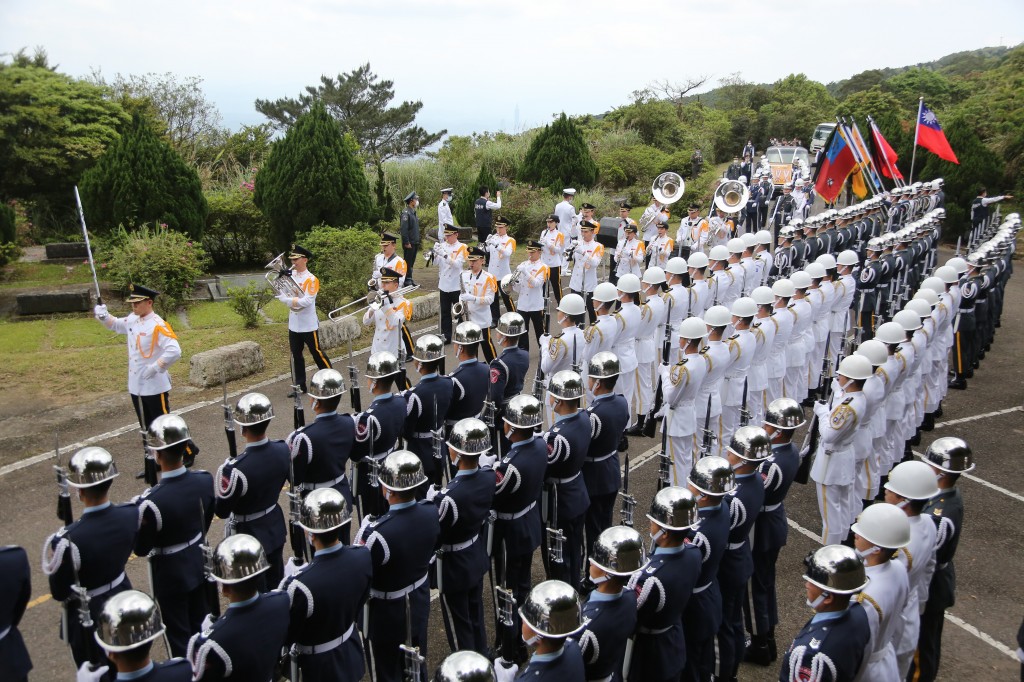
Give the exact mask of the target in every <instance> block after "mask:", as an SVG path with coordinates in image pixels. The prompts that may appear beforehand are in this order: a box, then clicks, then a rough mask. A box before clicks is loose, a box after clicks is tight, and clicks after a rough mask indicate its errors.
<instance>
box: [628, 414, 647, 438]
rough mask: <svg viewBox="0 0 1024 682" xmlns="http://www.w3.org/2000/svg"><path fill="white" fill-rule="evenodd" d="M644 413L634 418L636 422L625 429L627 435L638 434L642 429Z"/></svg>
mask: <svg viewBox="0 0 1024 682" xmlns="http://www.w3.org/2000/svg"><path fill="white" fill-rule="evenodd" d="M645 418H646V415H642V414H641V415H640V416H638V417H637V418H636V423H635V424H633V425H632V426H630V427H629V428H628V429H626V435H627V436H639V435H640V434H641V433H643V431H644V420H645Z"/></svg>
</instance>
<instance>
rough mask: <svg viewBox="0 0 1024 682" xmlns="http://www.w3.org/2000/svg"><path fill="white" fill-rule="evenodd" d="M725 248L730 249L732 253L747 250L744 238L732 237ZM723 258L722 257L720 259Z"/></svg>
mask: <svg viewBox="0 0 1024 682" xmlns="http://www.w3.org/2000/svg"><path fill="white" fill-rule="evenodd" d="M725 248H726V249H728V250H729V253H730V254H734V253H743V252H744V251H746V250H747V246H746V244H744V243H743V240H742V239H737V238H734V239H730V240H729V241H727V242H726V243H725ZM719 260H722V259H719Z"/></svg>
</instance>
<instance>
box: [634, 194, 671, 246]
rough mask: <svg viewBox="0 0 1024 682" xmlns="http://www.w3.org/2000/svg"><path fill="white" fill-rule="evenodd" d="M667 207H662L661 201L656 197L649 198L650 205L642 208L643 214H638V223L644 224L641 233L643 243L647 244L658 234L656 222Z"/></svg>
mask: <svg viewBox="0 0 1024 682" xmlns="http://www.w3.org/2000/svg"><path fill="white" fill-rule="evenodd" d="M667 210H668V209H666V208H664V206H663V205H662V203H661V202H660V201H658V200H657V199H653V198H652V199H651V203H650V205H649V206H648V207H647V208H645V209H644V212H643V214H642V215H641V216H640V224H641V225H643V226H644V233H643V235H641V236H642V237H643V240H644V244H645V245H647V246H649V245H650V243H651V242H653V241H654V239H655V237H657V235H658V222H659V221H660V220H661V219H662V218H667V216H663V215H662V212H663V211H665V212H667Z"/></svg>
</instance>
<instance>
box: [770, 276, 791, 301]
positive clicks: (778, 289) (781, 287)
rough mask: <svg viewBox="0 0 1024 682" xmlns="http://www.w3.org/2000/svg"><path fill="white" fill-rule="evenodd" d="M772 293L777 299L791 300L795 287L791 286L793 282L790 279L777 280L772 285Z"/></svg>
mask: <svg viewBox="0 0 1024 682" xmlns="http://www.w3.org/2000/svg"><path fill="white" fill-rule="evenodd" d="M772 293H773V294H775V295H776V296H778V297H779V298H793V294H795V293H796V287H794V286H793V281H792V280H790V279H779V280H776V281H775V284H772Z"/></svg>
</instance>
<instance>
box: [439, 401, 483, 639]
mask: <svg viewBox="0 0 1024 682" xmlns="http://www.w3.org/2000/svg"><path fill="white" fill-rule="evenodd" d="M447 444H448V457H449V459H450V461H451V463H452V465H453V466H455V467H457V468H458V472H457V473H456V474H455V476H454V477H452V480H451V481H449V482H448V485H447V486H445V487H444V488H442V489H441V490H438V489H437V488H431V490H430V491H429V492H428V493H427V499H428V500H430V501H431V502H433V503H434V506H436V507H437V514H438V518H439V520H440V523H441V537H440V543H441V546H440V547H439V548H438V551H437V561H436V563H435V565H436V573H435V576H436V579H437V590H438V592H439V593H440V595H441V615H442V616H443V617H444V629H445V632H446V633H447V634H448V645H449V646H450V647H451V649H452V651H458V650H459V649H472V650H473V651H476V652H478V653H481V654H482V653H485V652H486V651H487V648H488V647H487V632H486V631H485V630H484V601H483V588H484V574H485V573H487V568H488V566H489V564H490V557H488V556H487V534H488V532H489V526H488V525H487V520H488V517H489V516H490V512H491V504H492V502H493V501H494V488H495V480H496V477H495V474H494V471H493V470H492V469H491V468H490V467H485V468H481V467H480V456H481V455H484V454H486V453H487V451H488V450H490V449H491V433H490V430H489V429H488V428H487V425H486V424H484V423H483V422H482V421H480V420H479V419H474V418H470V419H463V420H461V421H459V422H458V423H456V424H455V426H453V427H452V432H451V434H450V435H449V436H448V441H447Z"/></svg>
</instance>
